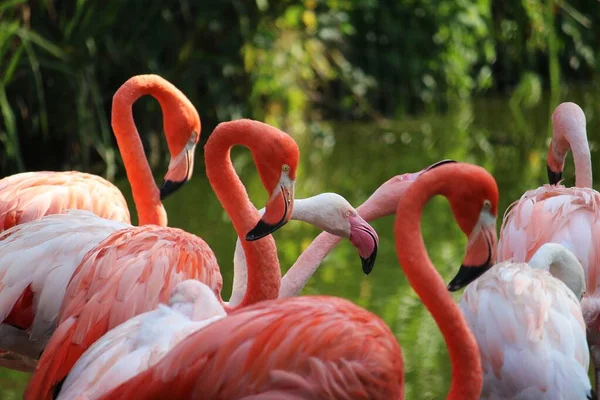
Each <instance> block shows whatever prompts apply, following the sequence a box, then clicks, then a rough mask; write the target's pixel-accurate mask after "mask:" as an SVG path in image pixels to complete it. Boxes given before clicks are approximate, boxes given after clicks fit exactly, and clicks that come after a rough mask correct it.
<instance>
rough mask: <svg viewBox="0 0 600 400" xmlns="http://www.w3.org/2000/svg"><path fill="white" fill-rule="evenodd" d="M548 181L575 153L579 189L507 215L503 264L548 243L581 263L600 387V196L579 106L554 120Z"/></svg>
mask: <svg viewBox="0 0 600 400" xmlns="http://www.w3.org/2000/svg"><path fill="white" fill-rule="evenodd" d="M552 123H553V133H552V142H551V143H550V150H549V151H548V161H547V162H548V171H549V172H548V175H549V179H550V181H551V183H555V182H556V179H559V178H560V176H561V173H562V168H563V165H564V157H565V154H566V152H567V151H568V149H569V148H571V149H572V150H573V158H574V160H575V168H576V169H575V184H576V187H572V188H566V187H564V186H562V185H544V186H541V187H539V188H537V189H533V190H529V191H527V192H525V194H523V196H521V199H519V200H518V201H517V202H515V203H513V204H512V205H511V207H510V208H509V209H508V210H507V212H506V215H505V216H504V220H503V222H502V227H501V230H500V232H501V233H500V241H499V243H498V259H499V261H512V262H527V261H528V260H529V259H530V258H531V257H532V256H533V254H534V253H535V252H536V251H537V250H538V248H539V247H540V246H541V245H543V244H544V243H548V242H553V243H559V244H562V245H563V246H564V247H566V248H567V249H568V250H570V251H571V252H572V253H573V254H574V255H575V256H576V257H577V259H578V260H579V262H580V263H581V265H582V266H583V269H584V270H585V274H586V286H587V293H586V295H585V296H584V297H583V300H582V303H581V306H582V310H583V316H584V320H585V322H586V325H587V328H588V331H587V333H588V337H587V340H588V344H589V346H590V350H591V355H592V364H593V365H594V370H595V377H596V379H595V382H596V383H595V389H596V392H597V391H598V384H599V382H600V299H599V297H600V290H599V285H600V279H599V278H600V250H599V249H598V246H597V245H596V244H597V243H600V211H599V210H600V193H598V192H597V191H595V190H594V189H592V167H591V159H590V151H589V146H588V143H587V138H586V128H585V125H586V122H585V115H584V113H583V111H582V110H581V108H579V107H578V106H577V105H576V104H574V103H563V104H561V105H559V106H558V107H557V108H556V110H555V111H554V113H553V115H552Z"/></svg>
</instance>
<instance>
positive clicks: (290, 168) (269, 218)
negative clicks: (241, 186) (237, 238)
mask: <svg viewBox="0 0 600 400" xmlns="http://www.w3.org/2000/svg"><path fill="white" fill-rule="evenodd" d="M271 128H272V127H271ZM272 129H273V130H271V131H272V132H276V133H278V134H274V135H273V140H272V141H271V143H270V144H269V145H267V146H263V147H262V148H261V149H260V151H257V152H256V153H253V154H252V155H253V157H254V162H255V163H256V166H257V168H258V174H259V175H260V178H261V180H262V183H263V185H264V187H265V188H266V189H267V192H268V193H269V200H268V201H267V204H266V206H265V213H264V214H263V215H262V217H261V219H260V220H259V221H258V223H257V224H256V226H255V227H254V228H253V229H252V230H250V231H249V232H248V233H247V234H246V240H249V241H253V240H258V239H260V238H263V237H265V236H267V235H269V234H271V233H273V232H275V231H276V230H277V229H279V228H281V227H282V226H283V225H285V224H286V223H287V222H288V221H289V220H290V218H291V217H292V212H293V211H294V184H295V182H296V170H297V168H298V160H299V158H300V150H299V149H298V145H297V144H296V142H295V141H294V139H292V137H291V136H289V135H288V134H286V133H283V132H281V131H279V130H276V129H275V128H272Z"/></svg>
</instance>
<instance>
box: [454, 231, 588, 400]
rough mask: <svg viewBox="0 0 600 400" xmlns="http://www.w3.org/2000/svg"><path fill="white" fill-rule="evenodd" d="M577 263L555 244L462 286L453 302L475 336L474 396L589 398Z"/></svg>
mask: <svg viewBox="0 0 600 400" xmlns="http://www.w3.org/2000/svg"><path fill="white" fill-rule="evenodd" d="M584 292H585V277H584V272H583V267H582V266H581V264H580V263H579V261H577V258H575V256H574V255H573V253H571V252H570V251H568V250H567V249H565V248H564V247H563V246H561V245H559V244H556V243H546V244H544V245H542V246H541V247H540V248H539V249H538V250H537V252H536V253H535V254H534V255H533V257H532V258H531V260H529V263H528V264H527V263H511V262H509V261H505V262H502V263H499V264H496V265H495V266H493V267H492V268H491V269H490V270H489V271H488V272H486V273H485V274H484V275H483V276H481V277H480V278H479V279H477V280H476V281H474V282H473V283H471V284H470V285H469V286H467V288H466V289H465V291H464V293H463V296H462V298H461V299H460V308H461V310H462V312H463V314H464V315H465V318H466V319H467V322H468V323H469V326H470V327H471V331H472V332H473V334H474V335H475V338H476V339H477V344H478V345H479V351H480V353H481V362H482V366H483V391H482V395H481V398H482V399H490V400H491V399H540V400H541V399H573V400H575V399H582V400H583V399H597V397H596V395H595V393H593V392H592V385H591V384H590V379H589V377H588V375H587V371H588V367H589V354H588V348H587V342H586V338H585V323H584V321H583V315H582V313H581V306H580V304H579V300H580V299H581V297H582V296H583V293H584Z"/></svg>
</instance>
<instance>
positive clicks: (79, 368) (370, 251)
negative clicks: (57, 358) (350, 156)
mask: <svg viewBox="0 0 600 400" xmlns="http://www.w3.org/2000/svg"><path fill="white" fill-rule="evenodd" d="M261 211H263V212H264V209H263V210H261ZM290 219H296V220H301V221H304V222H307V223H312V224H314V225H316V226H318V227H320V228H322V229H324V230H326V231H327V232H331V234H332V235H339V237H348V238H349V239H350V240H351V241H352V242H353V243H355V244H356V247H357V248H358V249H359V254H361V258H362V260H363V271H365V272H366V273H368V272H370V271H371V269H372V267H373V263H374V261H375V255H376V253H377V251H376V248H377V242H378V236H377V233H376V232H375V230H374V229H373V228H372V227H371V226H370V225H368V224H367V223H366V222H365V221H364V220H363V219H362V218H360V217H359V216H358V215H356V210H355V209H354V208H353V207H352V206H351V205H350V203H348V201H347V200H346V199H344V198H343V197H342V196H340V195H338V194H335V193H322V194H320V195H317V196H313V197H310V198H307V199H296V200H294V210H293V212H292V215H291V218H290ZM356 230H359V231H360V233H359V234H358V235H359V237H358V239H357V238H356V237H355V236H354V235H357V234H356ZM361 234H363V235H368V237H365V236H360V235H361ZM334 237H338V236H334ZM362 239H365V240H362ZM239 243H240V242H239V240H238V245H239ZM364 252H366V253H367V254H366V255H365V254H364ZM234 269H235V271H236V272H235V275H234V289H233V292H232V295H231V299H230V301H229V302H228V303H225V304H226V305H227V306H229V307H233V306H236V305H237V304H239V302H240V301H241V299H243V297H244V295H245V293H246V285H247V279H248V275H247V268H246V261H245V256H244V252H243V250H242V249H241V245H240V247H239V248H236V255H235V256H234ZM242 269H243V271H241V270H242ZM241 281H243V285H240V284H239V283H238V282H241ZM192 282H194V283H192ZM180 286H181V287H180ZM195 286H196V287H195ZM241 286H243V287H241ZM207 290H210V288H208V286H206V285H205V284H203V283H201V282H199V281H192V280H188V281H184V282H182V283H180V284H179V285H178V286H177V287H176V288H175V294H174V295H173V296H175V298H180V297H182V296H183V297H185V298H186V299H187V300H189V301H190V302H191V303H192V304H188V305H187V306H185V305H184V304H179V306H178V307H184V306H185V307H187V308H192V309H193V310H196V311H192V310H190V311H189V312H184V314H185V315H186V317H187V318H188V319H190V323H189V324H187V322H185V321H186V320H185V318H183V317H181V316H176V317H173V318H175V319H176V320H177V321H180V322H181V323H182V324H184V325H182V326H181V327H179V326H174V325H172V324H166V322H164V321H163V322H159V321H158V318H163V317H164V318H171V317H172V316H173V313H169V312H166V311H165V310H164V309H163V308H160V306H159V309H156V310H153V311H150V312H148V313H144V314H140V315H138V316H136V317H134V318H132V319H129V320H128V321H127V322H125V323H123V324H122V325H119V326H118V327H115V328H114V329H112V330H110V331H108V333H107V334H106V335H104V336H103V337H102V338H100V339H98V340H97V341H96V342H95V343H94V344H93V345H92V346H91V347H90V348H89V349H88V350H87V351H86V352H85V353H84V354H83V355H82V356H81V357H80V359H79V360H78V361H77V364H75V366H74V367H73V369H72V371H71V372H70V373H69V375H68V378H67V381H65V384H68V386H69V387H70V386H73V389H66V388H65V389H63V390H62V391H61V392H60V393H61V396H62V395H64V396H66V397H67V398H68V397H69V396H70V395H69V394H68V393H83V392H85V393H86V396H87V397H88V398H90V399H91V398H95V397H97V394H98V393H100V392H103V391H106V390H108V389H109V388H110V387H114V386H116V385H118V382H122V381H124V380H126V378H128V377H130V376H129V375H124V371H120V372H119V373H113V372H110V373H109V372H108V371H113V370H115V368H117V370H118V369H120V368H121V366H123V365H127V367H126V368H127V370H128V371H132V373H133V369H137V371H138V372H141V371H142V370H144V369H146V368H149V367H150V366H151V365H152V364H153V363H154V362H156V361H157V360H158V358H160V357H159V356H160V355H161V354H163V353H166V351H168V350H169V349H170V348H171V347H173V346H174V345H175V344H177V343H178V341H179V340H181V339H183V338H184V337H185V336H186V335H187V334H188V333H191V331H188V328H190V329H191V328H193V329H194V330H196V329H200V328H201V327H203V326H204V325H205V323H203V322H201V321H202V319H204V316H203V314H201V312H202V310H203V308H202V307H203V302H206V307H207V310H213V309H220V310H223V315H224V313H225V310H224V308H223V304H221V303H219V302H218V301H217V300H216V298H215V296H214V293H213V292H209V293H210V296H208V298H207V299H206V298H203V297H202V296H201V295H202V294H203V293H206V291H207ZM178 293H179V294H178ZM186 293H187V294H186ZM173 296H172V297H171V301H170V303H172V302H173ZM215 303H216V305H215ZM217 306H218V307H217ZM199 312H200V313H199ZM134 321H137V322H134ZM145 321H148V322H145ZM151 321H152V322H151ZM191 321H193V322H191ZM196 321H197V322H196ZM148 324H153V327H152V328H151V329H150V328H149V325H148ZM173 324H177V322H173ZM134 330H135V332H133V331H134ZM142 330H145V331H149V332H152V333H143V332H142ZM117 332H118V333H117ZM132 335H133V336H135V337H140V338H141V339H140V340H137V339H135V340H134V338H133V337H132ZM169 335H170V336H169ZM167 337H168V339H167ZM150 338H153V339H152V340H153V341H156V342H157V344H156V345H153V344H152V343H151V342H150V341H149V339H150ZM146 339H148V340H146ZM165 343H168V346H167V345H166V344H165ZM144 346H151V348H148V349H142V347H144ZM140 353H142V354H143V353H150V354H152V357H150V359H149V360H148V362H143V363H141V364H136V363H132V362H130V361H126V360H125V359H124V358H129V357H134V358H136V357H138V356H139V355H140ZM105 354H106V355H105ZM108 354H110V356H109V355H108ZM144 359H146V358H144ZM115 360H118V363H117V364H114V362H115ZM115 371H116V370H115ZM63 387H64V386H63ZM78 391H79V392H78Z"/></svg>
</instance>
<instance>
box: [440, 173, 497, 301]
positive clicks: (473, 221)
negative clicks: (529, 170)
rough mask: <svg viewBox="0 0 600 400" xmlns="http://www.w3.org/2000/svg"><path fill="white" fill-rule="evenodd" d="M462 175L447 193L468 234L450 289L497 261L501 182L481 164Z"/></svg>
mask: <svg viewBox="0 0 600 400" xmlns="http://www.w3.org/2000/svg"><path fill="white" fill-rule="evenodd" d="M470 167H472V166H470ZM463 178H464V181H463V182H455V183H454V184H453V185H452V186H451V187H452V189H451V193H449V195H448V199H449V201H450V207H451V208H452V212H453V214H454V217H455V218H456V221H457V222H458V225H459V226H460V228H461V230H462V231H463V232H464V233H465V234H466V235H467V237H468V239H467V247H466V254H465V258H464V260H463V263H462V265H461V266H460V269H459V270H458V273H457V274H456V276H455V277H454V278H453V279H452V281H450V283H449V284H448V290H450V291H456V290H459V289H461V288H463V287H464V286H466V285H468V284H469V283H471V282H472V281H474V280H475V279H477V278H478V277H479V276H480V275H481V274H483V273H484V272H485V271H487V270H488V269H489V268H490V267H491V266H492V265H494V263H495V261H496V246H497V240H498V239H497V236H496V217H497V214H498V197H499V195H498V186H497V185H496V181H495V180H494V178H493V177H492V176H491V175H490V174H489V173H488V172H487V171H486V170H485V169H483V168H479V167H478V168H477V170H475V172H473V171H472V170H470V171H469V172H468V175H465V176H464V177H463Z"/></svg>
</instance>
